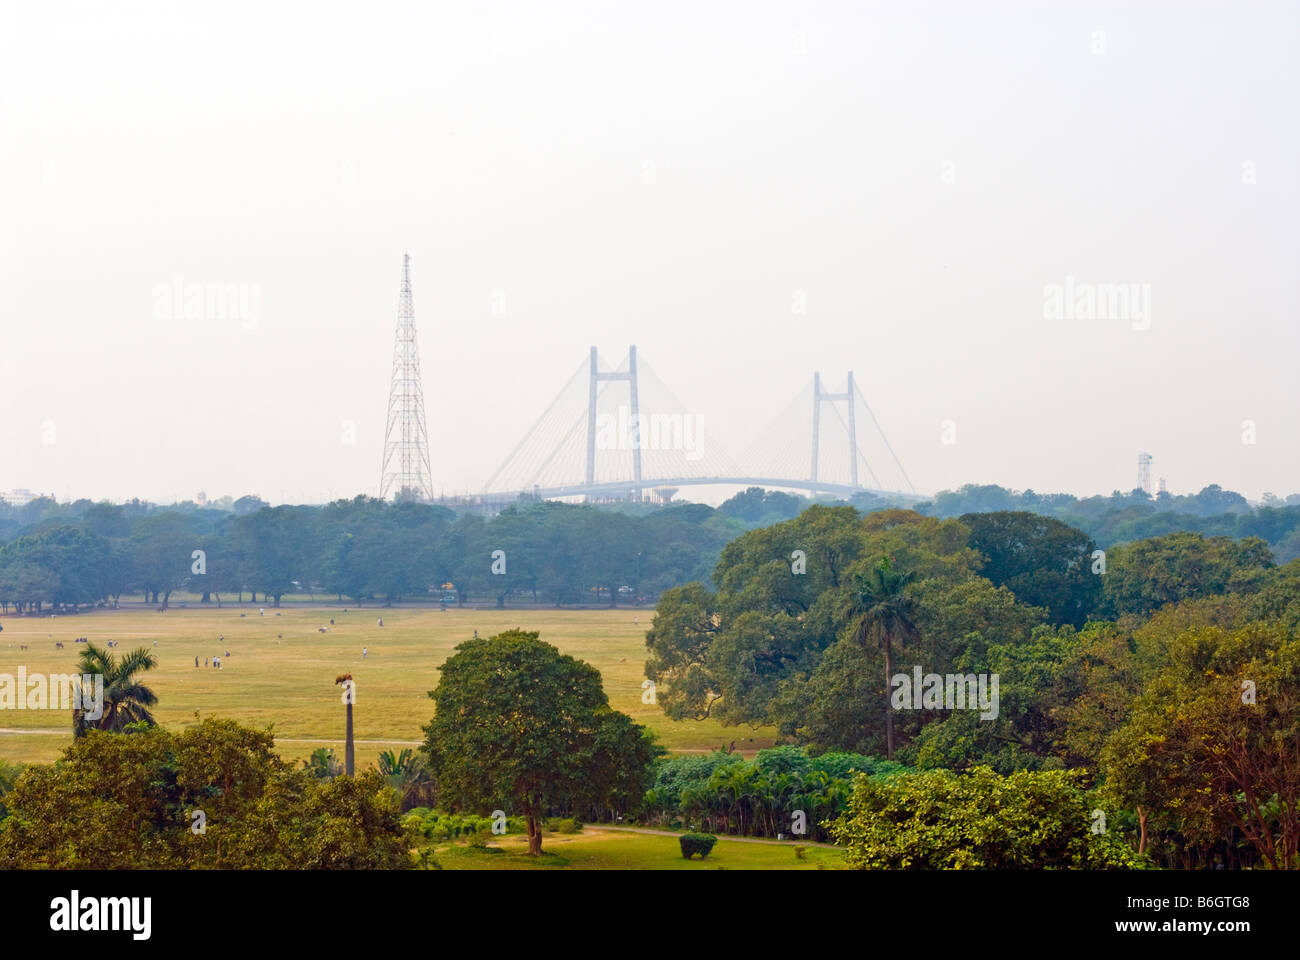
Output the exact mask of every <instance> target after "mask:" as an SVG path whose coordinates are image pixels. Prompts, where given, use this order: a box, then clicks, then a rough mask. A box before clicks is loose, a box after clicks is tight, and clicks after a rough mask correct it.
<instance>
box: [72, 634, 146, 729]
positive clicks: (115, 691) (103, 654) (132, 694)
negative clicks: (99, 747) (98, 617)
mask: <svg viewBox="0 0 1300 960" xmlns="http://www.w3.org/2000/svg"><path fill="white" fill-rule="evenodd" d="M156 666H158V661H157V660H156V659H155V658H154V655H153V654H152V653H150V652H149V651H148V650H146V649H145V648H144V647H140V648H139V649H137V650H132V651H131V652H130V653H126V654H123V655H122V659H121V660H119V659H118V658H117V657H116V656H115V655H114V654H111V653H109V652H108V651H107V650H105V649H103V648H101V647H97V646H95V645H94V644H93V643H87V644H86V647H85V649H84V650H82V651H81V658H80V659H79V660H78V661H77V669H78V671H80V672H81V673H82V674H83V675H85V674H99V675H100V676H102V677H103V678H104V704H103V707H104V709H103V713H102V714H101V715H100V716H99V718H98V719H97V720H92V719H90V718H89V717H87V716H86V711H85V710H84V709H76V710H73V711H72V733H73V736H76V737H82V736H85V734H86V731H87V730H112V731H120V730H121V729H122V728H123V727H125V726H126V725H127V724H129V723H140V722H143V723H148V724H152V723H153V722H154V719H153V714H152V713H150V712H149V708H150V707H152V706H153V705H154V704H156V703H157V702H158V697H157V695H156V694H155V693H154V692H153V691H152V690H150V689H149V688H148V687H146V686H145V685H144V684H143V683H141V682H140V681H139V680H137V679H136V674H137V673H143V672H144V671H146V670H152V669H153V668H154V667H156Z"/></svg>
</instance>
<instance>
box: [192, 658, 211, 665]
mask: <svg viewBox="0 0 1300 960" xmlns="http://www.w3.org/2000/svg"><path fill="white" fill-rule="evenodd" d="M194 659H195V660H197V659H198V657H195V658H194ZM203 665H204V666H205V667H206V666H210V664H209V663H208V658H207V657H204V658H203Z"/></svg>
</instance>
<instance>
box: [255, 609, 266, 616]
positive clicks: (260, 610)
mask: <svg viewBox="0 0 1300 960" xmlns="http://www.w3.org/2000/svg"><path fill="white" fill-rule="evenodd" d="M257 615H258V616H259V617H264V616H266V607H258V608H257Z"/></svg>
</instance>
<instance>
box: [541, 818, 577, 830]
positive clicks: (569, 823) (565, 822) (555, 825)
mask: <svg viewBox="0 0 1300 960" xmlns="http://www.w3.org/2000/svg"><path fill="white" fill-rule="evenodd" d="M549 826H550V828H551V829H552V830H554V831H555V832H556V833H577V832H578V831H579V830H581V829H582V821H581V820H579V819H578V818H577V817H564V818H562V819H560V820H553V821H552V822H551V823H550V824H549Z"/></svg>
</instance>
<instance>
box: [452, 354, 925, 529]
mask: <svg viewBox="0 0 1300 960" xmlns="http://www.w3.org/2000/svg"><path fill="white" fill-rule="evenodd" d="M831 386H832V385H831V384H829V383H828V381H825V380H823V379H822V377H821V375H820V374H817V373H815V374H813V376H812V379H811V381H810V382H809V384H808V385H807V386H806V387H805V388H804V389H803V390H802V391H801V392H800V394H799V395H798V396H796V397H794V398H793V399H792V400H791V402H790V404H789V406H788V407H787V408H786V409H785V410H784V412H783V413H782V414H781V415H779V416H778V417H777V418H776V419H775V420H774V421H773V422H772V423H771V424H770V425H769V426H768V428H767V429H765V430H763V431H762V432H761V433H760V434H759V436H758V439H757V440H756V441H755V442H754V444H753V445H751V447H750V448H749V449H748V450H745V451H743V452H742V453H741V454H739V455H738V456H733V455H732V454H731V453H730V452H729V451H728V450H727V449H726V448H725V447H723V446H722V444H721V443H719V442H718V440H717V438H716V437H714V436H712V435H711V434H710V433H709V431H708V430H707V428H706V427H705V425H704V418H703V417H702V416H701V415H700V414H699V413H696V412H692V411H691V410H690V409H689V408H688V407H687V406H686V405H685V404H683V403H682V402H681V401H680V400H678V399H677V397H676V396H675V395H674V394H673V393H672V391H671V390H670V389H669V388H668V387H667V386H666V385H665V384H664V382H663V381H662V380H661V379H660V378H659V377H658V376H657V375H656V374H655V372H654V369H653V368H652V367H651V366H650V365H649V364H648V363H647V362H646V360H645V358H644V357H642V356H640V355H639V354H638V353H637V349H636V347H635V346H633V347H630V348H629V349H628V352H627V355H626V356H625V357H624V358H623V360H622V362H621V363H620V364H619V365H618V366H617V367H613V368H610V367H608V366H607V365H605V364H603V363H602V362H601V359H600V357H599V355H598V353H597V350H596V348H595V347H592V348H591V351H590V353H589V355H588V356H587V358H586V359H584V360H583V362H582V363H581V364H580V365H579V366H578V369H577V370H575V371H574V373H573V375H572V376H571V377H570V378H569V380H568V382H567V383H566V384H565V385H564V387H563V388H562V389H561V390H560V392H559V393H558V394H557V395H556V397H555V399H554V400H552V401H551V404H550V406H548V407H547V408H546V410H545V411H544V412H543V413H542V415H541V416H540V417H539V418H538V420H537V422H536V423H534V424H533V426H532V428H531V429H530V430H529V431H528V432H527V433H526V434H525V435H524V437H523V439H521V440H520V441H519V443H518V444H517V445H516V446H515V448H514V449H513V450H512V451H511V453H510V455H509V456H508V457H507V458H506V460H505V462H504V463H502V464H501V466H500V467H499V468H498V469H497V470H496V472H495V473H493V474H492V476H491V478H489V480H488V481H487V483H486V484H485V485H484V488H483V490H482V493H481V494H480V495H479V496H477V497H475V498H474V499H475V500H476V501H479V502H482V503H484V504H494V505H504V504H506V503H509V502H513V501H514V500H516V499H518V498H519V497H520V496H533V497H538V498H541V499H561V498H579V497H581V498H587V499H591V500H614V499H632V500H641V499H645V498H647V497H648V496H655V497H657V498H659V499H668V498H670V497H671V496H672V494H673V493H674V492H676V488H678V487H682V486H691V485H732V484H734V485H740V486H747V487H748V486H759V487H780V488H788V489H796V490H806V491H809V492H813V493H828V494H835V495H838V496H852V495H853V494H855V493H860V492H869V493H875V494H881V495H888V496H905V497H913V496H916V495H917V494H916V489H915V488H914V487H913V486H912V482H911V480H910V479H909V478H908V476H907V472H906V471H905V470H904V469H903V465H902V464H901V463H900V462H899V459H898V457H897V456H896V455H895V454H894V451H893V448H892V447H891V446H890V445H889V441H888V439H886V437H885V433H884V430H883V429H882V428H881V425H880V423H879V422H878V421H877V420H876V417H875V415H874V414H873V413H872V412H871V407H870V406H869V405H868V404H867V401H866V397H865V396H864V395H863V393H862V391H861V390H860V389H859V387H858V385H857V382H856V381H855V380H854V378H853V374H852V372H849V373H848V375H847V376H846V378H845V379H844V380H842V381H839V382H837V383H834V384H833V386H834V389H831V388H830V387H831Z"/></svg>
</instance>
